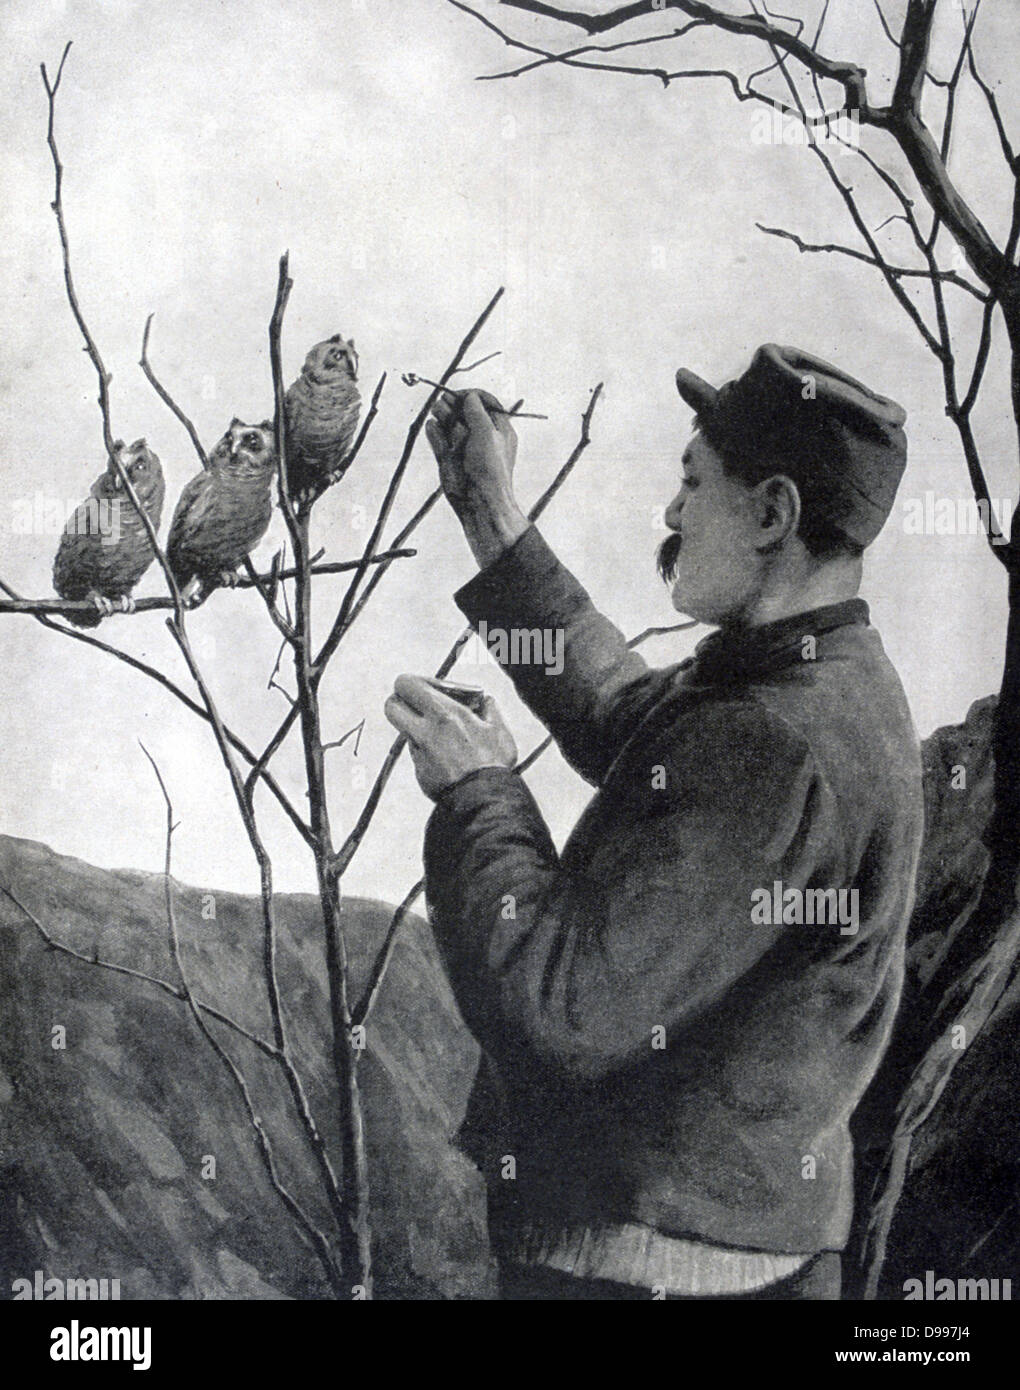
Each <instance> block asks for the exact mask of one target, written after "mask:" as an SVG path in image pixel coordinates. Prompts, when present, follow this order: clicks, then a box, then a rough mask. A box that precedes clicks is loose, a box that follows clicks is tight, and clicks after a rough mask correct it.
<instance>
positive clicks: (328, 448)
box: [286, 333, 361, 506]
mask: <svg viewBox="0 0 1020 1390" xmlns="http://www.w3.org/2000/svg"><path fill="white" fill-rule="evenodd" d="M357 379H358V354H357V353H356V352H355V350H354V343H353V341H352V342H349V343H348V342H345V341H344V339H343V338H342V337H341V335H340V334H339V333H336V334H334V335H333V337H332V338H329V339H327V341H326V342H324V343H316V345H315V347H313V348H312V350H311V352H310V353H309V354H308V356H307V357H306V358H305V365H304V366H303V367H302V368H301V375H300V376H299V377H298V379H297V381H295V382H294V384H293V385H292V386H291V387H290V388H289V389H288V391H287V396H286V405H287V483H288V486H289V488H290V495H291V497H292V498H293V500H294V501H295V502H297V503H299V504H300V505H302V506H307V505H308V503H310V502H312V501H314V500H315V498H316V497H318V495H319V493H320V492H323V491H325V489H326V488H327V487H329V485H330V484H331V483H335V482H337V481H338V480H339V479H340V478H341V477H342V476H343V472H344V469H343V463H344V459H345V458H346V457H347V454H348V452H349V450H350V447H351V444H352V442H353V440H354V431H355V430H356V429H357V427H358V415H359V413H360V411H361V395H360V393H359V391H358V387H357Z"/></svg>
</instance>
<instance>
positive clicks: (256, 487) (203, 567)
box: [167, 470, 273, 586]
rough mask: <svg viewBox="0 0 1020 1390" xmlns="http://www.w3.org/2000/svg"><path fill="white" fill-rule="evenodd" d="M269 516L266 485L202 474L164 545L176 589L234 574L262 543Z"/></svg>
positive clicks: (188, 489) (181, 504)
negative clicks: (194, 581)
mask: <svg viewBox="0 0 1020 1390" xmlns="http://www.w3.org/2000/svg"><path fill="white" fill-rule="evenodd" d="M272 513H273V499H272V495H271V493H270V489H269V481H268V479H266V480H259V481H251V480H238V479H231V478H228V477H226V476H224V475H223V474H221V473H219V472H218V471H216V470H210V471H208V472H204V473H200V474H198V476H197V477H195V478H192V479H191V481H190V482H189V483H188V484H187V486H186V487H185V488H184V491H183V492H182V493H181V497H180V500H179V502H178V503H177V509H176V511H175V512H174V518H173V522H172V524H171V527H170V536H169V539H168V541H167V559H168V560H169V562H170V567H171V569H172V570H173V573H174V578H175V579H176V580H177V582H178V584H180V585H182V586H183V585H184V584H186V583H187V582H188V580H189V579H191V578H192V577H193V576H194V575H196V574H197V575H200V576H210V575H215V574H217V573H218V572H219V571H221V570H233V569H236V568H237V566H238V565H240V564H241V562H242V561H243V560H244V558H245V556H246V555H247V554H248V553H249V551H251V550H252V549H253V548H254V547H255V546H256V545H257V544H258V543H259V541H260V540H261V539H262V537H263V535H264V534H265V532H266V529H267V528H268V526H269V522H270V520H271V518H272Z"/></svg>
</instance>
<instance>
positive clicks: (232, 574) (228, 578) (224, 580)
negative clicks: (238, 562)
mask: <svg viewBox="0 0 1020 1390" xmlns="http://www.w3.org/2000/svg"><path fill="white" fill-rule="evenodd" d="M216 578H217V581H218V582H219V584H220V587H221V588H223V589H236V588H237V586H238V584H240V582H241V576H240V575H239V574H238V572H237V570H220V572H219V574H218V575H217V576H216Z"/></svg>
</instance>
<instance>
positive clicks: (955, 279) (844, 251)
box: [755, 214, 989, 304]
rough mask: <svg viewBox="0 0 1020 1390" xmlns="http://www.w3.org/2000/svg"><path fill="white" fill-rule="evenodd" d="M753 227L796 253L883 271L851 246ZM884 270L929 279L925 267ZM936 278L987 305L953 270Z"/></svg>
mask: <svg viewBox="0 0 1020 1390" xmlns="http://www.w3.org/2000/svg"><path fill="white" fill-rule="evenodd" d="M896 216H897V217H899V216H900V214H896ZM888 220H891V219H888ZM755 226H756V227H757V228H758V230H759V231H761V232H765V233H766V235H767V236H775V237H782V238H783V239H784V240H786V241H792V242H793V244H794V245H795V246H796V248H797V250H798V251H802V252H808V251H811V252H832V253H833V254H838V255H840V256H849V257H851V259H853V260H855V261H863V263H864V264H865V265H870V266H874V267H876V268H877V269H879V270H881V269H883V266H882V263H881V262H879V261H877V260H875V258H874V257H873V256H869V255H868V254H867V253H866V252H864V251H855V250H854V248H853V247H852V246H840V245H839V244H837V243H835V242H826V243H818V242H808V241H803V240H802V239H801V238H800V237H799V236H798V235H797V234H796V232H790V231H787V230H786V229H785V228H783V227H767V226H766V225H765V224H764V223H763V222H756V223H755ZM885 269H886V270H887V271H888V273H889V274H890V275H894V276H896V277H897V278H900V277H901V276H907V277H914V278H918V279H922V280H928V279H930V278H931V271H930V270H929V269H928V268H927V267H925V266H896V265H889V264H888V262H886V264H885ZM938 278H939V279H940V280H944V281H945V282H946V284H948V285H955V286H956V287H957V288H958V289H961V290H966V291H967V293H968V294H971V295H973V296H974V298H975V299H978V300H980V302H981V303H982V304H987V303H988V300H989V295H988V293H987V292H986V291H985V290H982V289H981V288H980V287H979V286H978V285H974V284H972V283H971V282H970V281H969V280H967V279H965V278H964V277H963V276H962V275H959V274H957V272H956V271H955V270H939V271H938Z"/></svg>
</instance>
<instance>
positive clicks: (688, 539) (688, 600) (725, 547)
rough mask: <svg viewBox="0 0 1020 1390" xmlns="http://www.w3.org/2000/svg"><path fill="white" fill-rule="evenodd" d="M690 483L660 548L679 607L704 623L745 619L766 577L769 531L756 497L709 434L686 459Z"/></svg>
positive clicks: (673, 507)
mask: <svg viewBox="0 0 1020 1390" xmlns="http://www.w3.org/2000/svg"><path fill="white" fill-rule="evenodd" d="M682 463H683V470H684V472H683V482H682V485H681V488H680V491H679V492H678V493H677V495H676V496H675V497H674V498H673V501H672V502H671V503H670V504H669V506H668V507H667V509H666V517H665V520H666V525H667V526H668V527H669V529H670V530H671V531H672V532H674V534H673V535H671V536H669V537H667V539H666V540H665V541H664V542H663V543H662V545H661V546H660V548H659V569H660V573H661V574H662V576H663V578H664V579H665V580H666V582H667V584H668V585H669V586H670V592H671V595H672V599H673V607H674V608H675V609H677V611H678V612H680V613H686V614H687V615H688V616H689V617H692V618H696V619H697V620H698V621H699V622H703V623H712V624H721V623H726V622H733V621H736V620H738V619H739V618H740V617H741V616H742V614H743V612H744V610H745V609H746V608H747V606H748V604H749V602H750V600H751V599H752V598H753V597H754V595H755V593H756V591H757V586H758V584H759V582H760V580H761V575H762V568H763V557H762V554H761V552H760V549H759V548H758V547H759V545H760V542H761V531H760V527H759V524H758V519H757V511H756V507H755V503H754V495H753V493H752V491H751V490H750V489H749V488H746V487H744V486H743V484H742V483H740V482H739V481H738V480H737V479H735V478H730V477H727V475H726V473H725V471H724V469H723V466H722V461H721V459H720V458H719V455H718V454H717V453H716V451H715V450H714V449H713V448H712V446H711V444H709V442H708V440H707V439H706V438H705V437H704V435H702V434H695V435H694V437H693V439H692V440H691V442H690V443H689V444H688V445H687V448H686V449H685V450H684V454H683V460H682Z"/></svg>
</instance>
